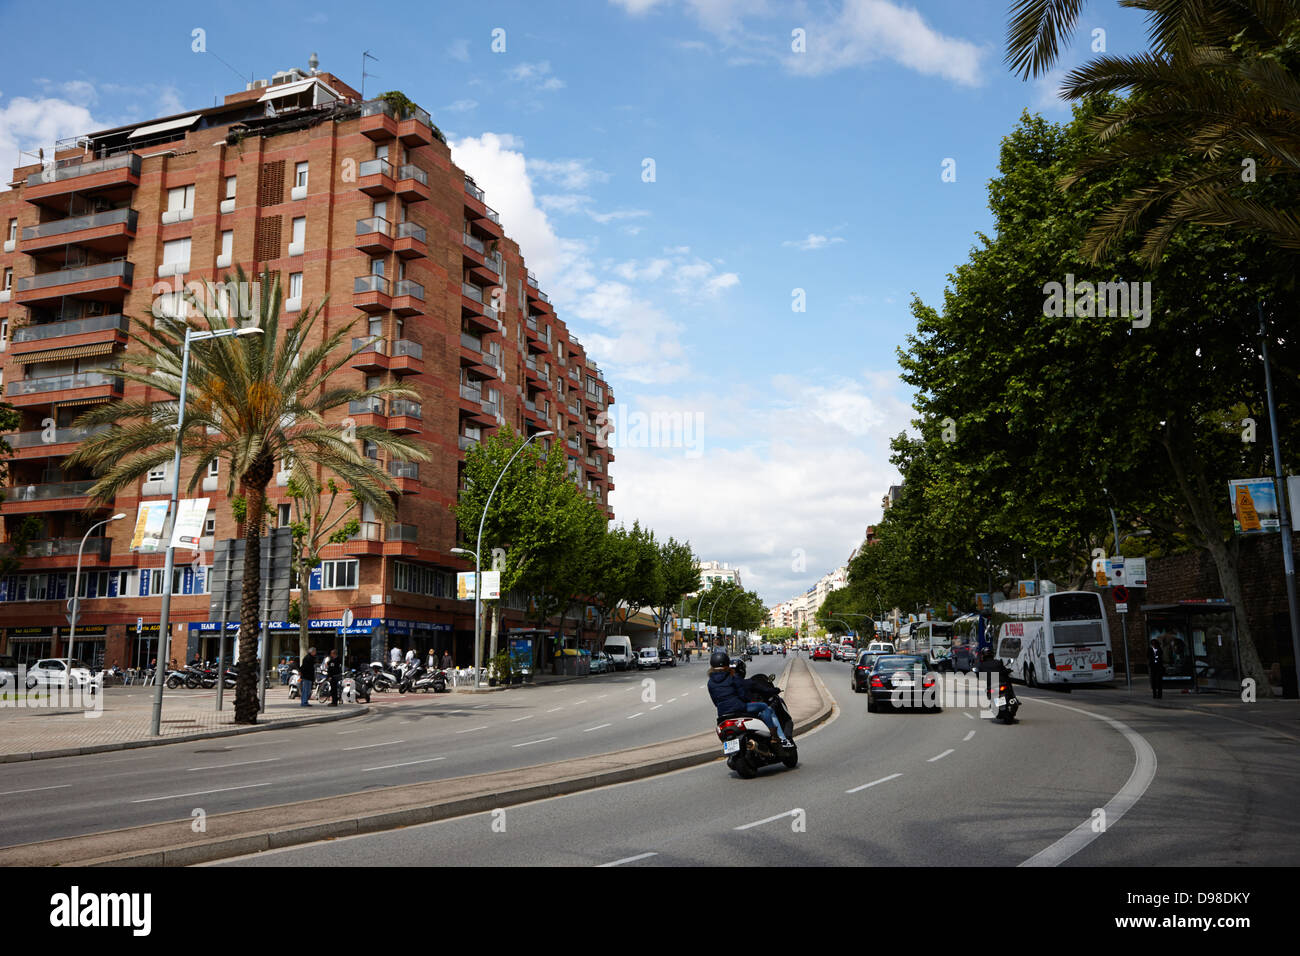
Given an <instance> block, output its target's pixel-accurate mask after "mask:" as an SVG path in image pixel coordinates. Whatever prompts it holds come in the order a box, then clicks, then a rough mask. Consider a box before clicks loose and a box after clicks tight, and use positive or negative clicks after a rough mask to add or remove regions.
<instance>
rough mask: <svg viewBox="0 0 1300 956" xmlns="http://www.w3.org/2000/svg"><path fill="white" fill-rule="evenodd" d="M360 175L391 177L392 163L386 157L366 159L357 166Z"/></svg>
mask: <svg viewBox="0 0 1300 956" xmlns="http://www.w3.org/2000/svg"><path fill="white" fill-rule="evenodd" d="M357 173H358V174H359V175H361V176H363V177H364V176H387V177H388V178H389V179H392V178H393V164H392V163H390V162H389V161H388V160H386V159H367V160H366V161H365V162H364V163H362V164H361V165H360V166H358V167H357Z"/></svg>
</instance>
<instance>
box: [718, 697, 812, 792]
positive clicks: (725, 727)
mask: <svg viewBox="0 0 1300 956" xmlns="http://www.w3.org/2000/svg"><path fill="white" fill-rule="evenodd" d="M754 680H766V681H767V682H768V683H771V678H770V677H768V675H766V674H758V675H756V676H755V677H754ZM767 702H768V704H770V705H771V707H772V710H773V711H775V712H776V719H777V720H779V721H780V722H781V729H782V730H784V731H785V735H786V737H787V738H788V739H789V740H790V741H791V744H790V746H788V747H783V746H781V745H780V743H779V742H774V741H773V740H772V731H771V730H769V729H768V726H767V724H765V723H763V721H762V720H760V719H759V718H757V717H751V716H749V715H747V714H724V715H723V716H721V717H719V718H718V739H719V740H721V741H722V752H723V754H725V755H726V757H727V766H728V767H730V768H731V769H732V770H734V771H735V772H736V774H737V775H738V776H740V777H742V778H744V779H745V780H750V779H752V778H753V777H756V776H757V775H758V771H759V768H761V767H766V766H768V765H769V764H774V763H783V764H785V765H786V766H787V767H789V768H791V769H793V768H794V767H795V766H796V765H797V764H798V763H799V751H798V748H796V747H795V746H794V743H793V740H794V721H793V720H792V719H791V717H790V712H789V711H788V710H787V709H786V706H785V701H784V700H782V699H781V695H780V694H777V695H775V696H772V697H770V698H768V701H767Z"/></svg>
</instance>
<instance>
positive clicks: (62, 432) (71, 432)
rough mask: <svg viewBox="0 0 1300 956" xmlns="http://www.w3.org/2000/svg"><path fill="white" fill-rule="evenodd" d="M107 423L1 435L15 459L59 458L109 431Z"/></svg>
mask: <svg viewBox="0 0 1300 956" xmlns="http://www.w3.org/2000/svg"><path fill="white" fill-rule="evenodd" d="M108 428H109V426H107V425H93V426H88V427H85V428H55V429H46V428H42V429H38V430H35V431H27V432H14V433H13V434H10V435H0V438H3V439H4V440H5V441H7V442H8V443H9V447H10V448H12V449H13V458H14V460H15V461H23V460H25V459H34V458H59V457H62V456H64V455H71V454H72V453H73V452H74V451H75V450H76V447H77V445H79V444H80V443H81V442H83V441H85V440H86V439H87V438H90V437H91V436H92V435H99V434H102V433H103V432H106V431H108Z"/></svg>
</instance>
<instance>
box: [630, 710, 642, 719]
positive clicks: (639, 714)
mask: <svg viewBox="0 0 1300 956" xmlns="http://www.w3.org/2000/svg"><path fill="white" fill-rule="evenodd" d="M644 713H645V711H644V710H638V711H637V712H636V713H635V714H632V715H631V716H630V717H628V720H631V719H632V717H640V716H641V715H642V714H644Z"/></svg>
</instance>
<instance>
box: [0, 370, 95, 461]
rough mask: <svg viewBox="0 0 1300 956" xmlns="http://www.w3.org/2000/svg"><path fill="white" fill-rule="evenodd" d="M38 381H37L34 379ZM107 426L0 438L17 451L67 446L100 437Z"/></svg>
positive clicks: (19, 434) (35, 432)
mask: <svg viewBox="0 0 1300 956" xmlns="http://www.w3.org/2000/svg"><path fill="white" fill-rule="evenodd" d="M34 381H39V379H34ZM108 429H109V426H108V425H87V426H84V427H82V428H56V429H54V431H53V432H49V431H46V430H45V429H43V428H42V429H40V430H38V431H30V432H17V433H15V434H13V435H6V436H0V437H3V438H4V440H5V441H7V442H8V443H9V447H10V448H13V449H14V450H17V449H19V448H39V447H40V446H41V445H67V444H69V443H71V442H80V441H85V440H86V439H87V438H90V437H91V436H92V435H100V434H103V433H104V432H106V431H108Z"/></svg>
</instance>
